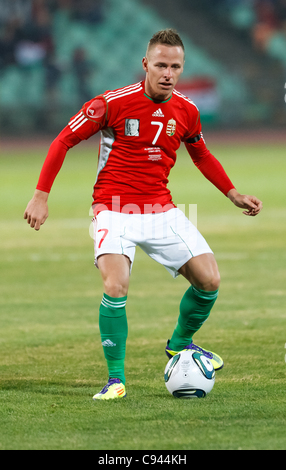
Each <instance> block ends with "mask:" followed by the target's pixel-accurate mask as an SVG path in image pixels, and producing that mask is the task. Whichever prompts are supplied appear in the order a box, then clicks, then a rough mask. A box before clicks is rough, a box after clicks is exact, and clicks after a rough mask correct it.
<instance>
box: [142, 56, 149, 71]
mask: <svg viewBox="0 0 286 470" xmlns="http://www.w3.org/2000/svg"><path fill="white" fill-rule="evenodd" d="M142 66H143V70H145V72H148V59H147V57H143V59H142Z"/></svg>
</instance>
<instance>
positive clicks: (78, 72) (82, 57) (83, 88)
mask: <svg viewBox="0 0 286 470" xmlns="http://www.w3.org/2000/svg"><path fill="white" fill-rule="evenodd" d="M72 68H73V72H74V75H75V79H76V85H77V94H78V99H79V102H80V103H85V102H86V101H89V99H90V97H91V96H92V91H91V90H90V88H89V77H90V74H91V72H92V71H93V70H94V66H93V65H92V64H91V63H90V62H89V61H88V60H87V57H86V51H85V49H84V48H83V47H78V48H77V49H75V51H74V55H73V63H72Z"/></svg>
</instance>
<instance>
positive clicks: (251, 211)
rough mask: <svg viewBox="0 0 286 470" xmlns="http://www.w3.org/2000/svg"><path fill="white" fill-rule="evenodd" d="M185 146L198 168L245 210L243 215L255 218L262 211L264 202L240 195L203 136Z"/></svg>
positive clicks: (191, 139) (189, 140)
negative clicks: (208, 147)
mask: <svg viewBox="0 0 286 470" xmlns="http://www.w3.org/2000/svg"><path fill="white" fill-rule="evenodd" d="M185 146H186V148H187V150H188V152H189V154H190V156H191V158H192V160H193V162H194V164H195V165H196V167H197V168H198V169H199V170H200V171H201V173H202V174H203V175H204V176H205V177H206V178H207V179H208V180H209V181H210V182H211V183H213V184H214V185H215V186H216V187H217V188H218V189H219V190H220V191H221V192H222V193H223V194H224V195H225V196H227V197H228V198H229V199H230V200H231V201H232V202H233V204H234V205H235V206H237V207H240V208H242V209H245V210H244V211H243V214H245V215H248V216H255V215H257V214H259V212H260V211H261V209H262V202H261V201H260V200H259V199H258V198H257V197H255V196H248V195H245V194H240V193H239V192H238V191H237V190H236V188H235V186H234V185H233V183H232V182H231V180H230V178H229V177H228V175H227V174H226V172H225V170H224V168H223V166H222V165H221V163H220V162H219V161H218V160H217V159H216V158H215V157H214V156H213V155H212V154H211V152H210V151H209V150H208V149H207V147H206V145H205V142H204V139H203V136H202V134H201V133H200V134H198V135H197V136H195V137H191V138H188V139H187V140H186V141H185Z"/></svg>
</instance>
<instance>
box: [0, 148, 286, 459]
mask: <svg viewBox="0 0 286 470" xmlns="http://www.w3.org/2000/svg"><path fill="white" fill-rule="evenodd" d="M0 150H1V149H0ZM46 150H47V149H45V148H43V149H42V150H39V151H35V150H28V149H27V150H26V151H25V150H23V151H22V152H20V151H19V152H16V151H15V152H13V153H11V152H5V151H2V154H1V157H0V166H1V173H0V179H1V185H0V201H1V205H0V227H1V230H0V237H1V238H0V239H1V243H0V263H1V271H0V275H1V283H0V325H1V326H0V449H2V450H3V449H97V450H117V449H121V450H124V449H125V450H133V449H137V450H147V449H148V450H192V449H285V448H286V394H285V384H286V381H285V379H286V364H285V354H286V349H285V343H286V329H285V320H286V312H285V300H286V288H285V284H286V269H285V265H286V264H285V262H286V252H285V240H286V237H285V235H286V209H285V174H286V162H285V147H284V146H282V145H281V146H279V145H277V146H276V147H275V148H273V147H272V146H271V147H270V146H269V147H267V146H265V145H259V144H253V145H248V146H247V145H245V146H243V145H241V146H235V145H231V144H229V145H224V146H220V145H217V144H216V145H212V146H210V150H211V151H213V153H214V154H215V155H216V157H217V158H218V159H219V160H220V161H221V162H222V164H223V165H224V167H225V169H226V171H227V172H228V174H229V175H230V177H231V179H232V180H233V182H234V183H235V185H236V186H237V188H238V190H239V191H240V192H242V193H250V194H251V193H253V194H255V195H256V196H257V197H259V198H261V199H262V200H263V202H264V209H263V211H262V213H261V214H260V215H259V216H258V217H256V218H248V217H246V216H244V215H242V211H241V210H240V209H238V208H236V207H234V206H233V205H232V204H231V203H230V201H228V200H227V198H225V197H224V196H223V195H222V194H221V193H220V192H219V191H218V190H217V189H216V188H214V187H213V186H212V185H211V184H210V183H209V182H208V181H207V180H205V179H204V177H203V176H202V175H201V174H200V173H199V171H198V170H197V169H196V168H195V166H194V165H193V164H192V162H191V161H190V159H189V157H188V156H187V154H186V152H185V151H184V150H183V149H182V150H181V151H180V152H179V155H178V161H177V164H176V166H175V168H174V169H173V170H172V173H171V178H170V185H169V186H170V188H171V190H172V193H173V198H174V202H175V203H177V204H197V205H198V228H199V230H200V231H201V232H202V233H203V235H204V236H205V238H206V239H207V241H208V242H209V244H210V246H211V247H212V249H213V250H214V252H215V255H216V258H217V261H218V264H219V268H220V272H221V278H222V283H221V288H220V295H219V299H218V301H217V303H216V305H215V307H214V309H213V311H212V314H211V316H210V318H209V320H208V321H207V322H206V324H205V325H204V326H203V328H202V329H201V330H200V331H199V332H198V334H197V335H196V337H195V341H196V342H197V343H198V344H200V345H201V346H203V347H205V348H210V349H213V350H214V351H217V352H218V353H219V354H221V355H222V356H223V358H224V361H225V368H224V369H223V370H222V371H220V372H217V374H216V383H215V386H214V388H213V390H212V392H211V394H210V395H208V396H207V397H206V398H205V399H201V400H178V399H177V400H176V399H174V398H173V397H172V396H171V395H170V394H169V393H168V392H167V389H166V387H165V384H164V379H163V375H164V368H165V365H166V362H167V358H166V356H165V353H164V348H165V344H166V340H167V339H168V338H169V337H170V334H171V333H172V331H173V328H174V325H175V322H176V319H177V315H178V305H179V302H180V299H181V297H182V295H183V293H184V292H185V290H186V289H187V287H188V285H187V282H186V281H185V280H184V279H182V278H178V279H176V280H173V279H172V278H171V276H170V275H169V274H168V273H167V272H166V271H165V270H164V268H163V267H161V266H160V265H158V264H156V263H155V262H153V261H152V260H150V259H149V258H148V257H147V256H146V255H145V254H144V253H143V252H141V251H140V250H138V251H137V254H136V258H135V264H134V268H133V272H132V277H131V283H130V291H129V296H128V302H127V312H128V320H129V337H128V344H127V358H126V375H127V398H126V399H124V400H120V401H117V402H112V403H95V402H93V401H92V396H93V394H94V393H96V392H97V391H99V390H100V388H101V387H102V386H103V385H104V384H105V383H106V378H107V377H106V368H105V361H104V358H103V352H102V349H101V345H100V339H99V331H98V307H99V303H100V301H101V297H102V284H101V280H100V276H99V273H98V271H97V270H96V268H94V266H93V243H92V240H91V238H90V237H89V233H88V232H89V224H90V216H89V207H90V203H91V192H92V185H93V182H94V179H95V174H96V154H97V150H96V148H95V149H94V150H91V148H90V147H89V146H86V145H84V144H83V145H82V146H78V147H77V148H75V149H73V150H71V151H70V153H69V154H68V156H67V159H66V161H65V163H64V166H63V168H62V170H61V172H60V174H59V176H58V178H57V180H56V182H55V185H54V187H53V189H52V192H51V195H50V204H49V209H50V217H49V219H48V220H47V222H46V224H45V225H44V226H43V227H42V228H41V230H40V232H38V233H36V232H35V231H33V230H32V229H30V228H29V227H28V225H27V224H26V221H24V220H23V212H24V209H25V207H26V204H27V202H28V200H29V199H30V198H31V196H32V194H33V190H34V187H35V185H36V182H37V178H38V174H39V171H40V168H41V165H42V162H43V159H44V156H45V153H46Z"/></svg>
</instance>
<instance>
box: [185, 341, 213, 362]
mask: <svg viewBox="0 0 286 470" xmlns="http://www.w3.org/2000/svg"><path fill="white" fill-rule="evenodd" d="M186 349H193V350H194V351H198V352H200V353H202V354H203V355H204V356H206V357H208V358H209V359H212V358H213V354H212V353H210V352H208V351H205V350H204V349H203V348H200V347H199V346H197V345H196V344H194V343H191V344H189V345H188V346H187V347H186Z"/></svg>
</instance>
